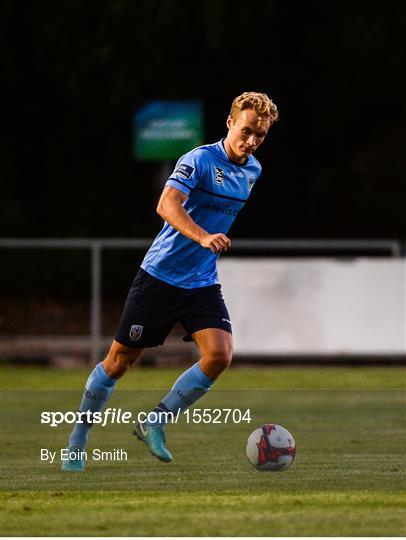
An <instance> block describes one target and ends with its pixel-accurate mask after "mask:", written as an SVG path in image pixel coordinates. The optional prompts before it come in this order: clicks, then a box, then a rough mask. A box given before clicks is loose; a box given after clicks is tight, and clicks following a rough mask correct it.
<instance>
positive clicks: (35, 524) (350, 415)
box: [0, 367, 406, 536]
mask: <svg viewBox="0 0 406 540" xmlns="http://www.w3.org/2000/svg"><path fill="white" fill-rule="evenodd" d="M179 373H180V371H179V370H171V369H148V368H145V369H134V370H132V372H130V373H129V374H127V375H126V377H125V378H124V379H123V380H122V381H120V383H119V386H118V387H117V390H116V392H115V393H114V395H113V397H112V399H111V400H110V403H109V406H111V407H116V408H118V407H121V408H122V409H123V410H127V411H133V412H134V413H136V412H138V411H141V410H146V411H148V410H149V409H150V408H151V407H153V406H154V405H155V404H156V402H158V401H159V399H160V397H162V396H163V395H164V392H165V390H166V389H168V388H169V387H170V386H171V384H172V383H173V381H174V380H175V379H176V377H177V376H178V374H179ZM86 377H87V372H86V371H84V370H72V371H71V370H68V371H58V370H50V369H34V368H10V367H9V368H4V367H3V368H2V372H1V381H2V383H1V384H2V407H1V411H2V414H1V424H2V426H1V427H2V437H1V466H2V472H1V478H0V483H1V489H2V491H1V492H0V508H1V511H2V518H1V534H2V535H5V536H62V535H68V536H404V535H405V534H406V512H405V508H406V506H405V502H406V498H405V496H404V489H405V470H406V467H405V454H406V444H405V443H406V436H405V427H406V426H405V370H404V369H402V368H387V369H384V368H332V367H329V368H319V369H314V368H267V369H257V368H252V369H246V368H239V369H237V368H234V369H233V368H231V369H230V370H228V371H227V372H226V373H225V374H224V375H223V376H222V377H221V379H220V380H219V381H218V382H217V383H216V385H215V387H214V388H213V389H212V390H211V391H210V392H209V393H208V394H207V396H205V397H204V398H203V399H202V400H201V401H200V402H198V403H197V404H196V407H199V408H211V409H214V408H232V409H240V410H243V411H245V410H246V409H250V411H251V418H252V421H251V423H250V424H248V423H246V422H242V423H239V424H233V423H227V424H187V423H186V421H185V418H182V419H181V421H180V423H179V424H177V425H171V426H169V427H168V430H167V439H168V447H169V449H170V450H171V452H172V453H173V455H174V461H173V462H172V463H170V464H164V463H161V462H159V461H158V460H156V459H155V458H153V457H152V456H151V455H150V454H149V453H148V452H147V451H146V448H145V447H144V446H143V445H142V444H141V443H140V442H138V441H137V440H136V439H135V438H134V437H133V436H132V435H131V432H132V426H131V425H124V424H121V425H118V424H115V425H108V426H106V427H104V428H102V427H100V426H94V427H93V428H92V430H93V433H92V434H91V441H90V447H89V449H90V451H91V450H92V449H93V448H100V449H101V450H105V451H108V450H112V449H113V448H122V449H123V450H124V451H126V452H127V453H128V460H127V461H114V462H113V461H105V462H96V461H91V460H90V461H89V462H88V467H87V470H86V472H85V473H76V474H67V473H62V472H61V470H60V462H59V460H58V461H57V462H56V463H53V464H49V463H45V462H41V460H40V449H41V448H48V449H50V450H52V451H59V449H60V448H63V447H64V446H65V444H66V439H67V436H68V434H69V431H70V426H68V425H63V426H59V427H57V428H50V427H49V426H46V425H41V424H40V413H41V411H68V410H73V411H74V410H75V409H76V408H77V406H78V402H79V400H80V396H81V393H82V387H83V385H84V382H85V380H86ZM269 422H273V423H277V424H280V425H282V426H284V427H286V428H287V429H289V431H291V432H292V434H293V435H294V437H295V439H296V444H297V454H296V459H295V461H294V463H293V465H292V466H291V467H290V468H289V469H288V470H286V471H283V472H278V473H271V472H268V473H260V472H258V471H256V470H255V469H254V468H253V467H252V466H251V465H250V464H249V463H248V461H247V458H246V456H245V444H246V440H247V438H248V435H249V434H250V433H251V431H253V430H254V429H255V428H256V427H258V426H260V425H261V424H263V423H269Z"/></svg>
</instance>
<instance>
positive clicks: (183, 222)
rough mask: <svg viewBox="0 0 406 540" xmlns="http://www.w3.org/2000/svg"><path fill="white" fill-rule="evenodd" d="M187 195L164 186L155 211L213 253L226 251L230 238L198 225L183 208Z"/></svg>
mask: <svg viewBox="0 0 406 540" xmlns="http://www.w3.org/2000/svg"><path fill="white" fill-rule="evenodd" d="M186 199H187V195H186V194H185V193H183V191H180V190H178V189H176V188H174V187H171V186H166V187H165V188H164V190H163V192H162V195H161V197H160V199H159V202H158V206H157V209H156V211H157V213H158V214H159V215H160V216H161V218H162V219H164V220H165V221H166V222H167V223H169V224H170V225H172V227H174V228H175V229H176V230H177V231H179V232H180V233H182V234H183V235H184V236H186V237H187V238H190V239H191V240H193V241H194V242H197V243H198V244H200V245H201V246H202V247H204V248H207V249H210V250H211V251H212V252H213V253H220V252H221V251H227V250H228V249H229V247H230V245H231V242H230V239H229V238H228V237H227V236H226V235H225V234H223V233H216V234H210V233H208V232H207V231H205V230H204V229H203V228H202V227H200V226H199V225H198V224H197V223H195V221H193V219H192V218H191V217H190V215H189V214H188V213H187V212H186V210H185V209H184V208H183V206H182V204H183V203H184V202H185V200H186Z"/></svg>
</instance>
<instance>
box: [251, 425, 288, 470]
mask: <svg viewBox="0 0 406 540" xmlns="http://www.w3.org/2000/svg"><path fill="white" fill-rule="evenodd" d="M246 452H247V457H248V460H249V462H250V463H251V464H252V465H253V466H254V467H255V468H256V469H258V471H283V470H284V469H287V468H288V467H289V466H290V465H291V464H292V462H293V460H294V459H295V454H296V445H295V439H294V438H293V437H292V435H291V433H289V431H288V430H287V429H285V428H284V427H282V426H278V425H277V424H265V425H263V426H261V427H260V428H257V429H256V430H255V431H253V432H252V433H251V435H250V436H249V437H248V442H247V448H246Z"/></svg>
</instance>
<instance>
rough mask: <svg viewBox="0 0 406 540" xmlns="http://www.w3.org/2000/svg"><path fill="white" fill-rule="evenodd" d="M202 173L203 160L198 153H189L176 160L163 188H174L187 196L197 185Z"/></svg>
mask: <svg viewBox="0 0 406 540" xmlns="http://www.w3.org/2000/svg"><path fill="white" fill-rule="evenodd" d="M202 173H203V160H202V157H201V155H200V154H199V153H198V152H189V153H188V154H185V155H184V156H182V157H181V158H180V159H179V160H178V162H177V163H176V166H175V169H174V171H173V173H172V174H171V176H170V177H169V179H168V180H167V182H166V184H165V186H171V187H174V188H176V189H179V190H180V191H182V192H183V193H185V194H186V195H189V193H190V192H191V190H192V189H194V188H195V187H196V186H197V185H198V183H199V181H200V179H201V177H202Z"/></svg>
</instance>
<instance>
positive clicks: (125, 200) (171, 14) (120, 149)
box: [0, 0, 406, 238]
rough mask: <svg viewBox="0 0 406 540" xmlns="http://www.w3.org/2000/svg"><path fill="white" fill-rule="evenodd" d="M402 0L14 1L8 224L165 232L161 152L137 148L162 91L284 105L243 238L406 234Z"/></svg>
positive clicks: (213, 127) (225, 102)
mask: <svg viewBox="0 0 406 540" xmlns="http://www.w3.org/2000/svg"><path fill="white" fill-rule="evenodd" d="M404 15H405V13H404V8H402V7H401V5H400V4H399V5H397V4H395V3H393V4H391V3H390V2H389V3H386V4H385V3H381V2H380V3H379V4H378V3H376V4H375V3H373V2H364V3H357V2H355V3H349V2H348V3H347V2H342V1H330V2H313V3H312V2H310V3H309V2H306V3H298V4H297V5H295V4H292V3H290V2H284V1H281V0H279V1H276V0H275V1H271V0H269V1H266V2H252V3H247V2H242V1H238V0H237V1H236V0H234V1H232V2H231V1H230V2H229V1H226V0H216V1H214V0H213V1H212V0H210V1H206V2H190V1H188V2H186V1H182V0H162V1H160V2H152V1H151V0H137V1H134V0H131V1H130V0H97V1H91V0H90V1H86V2H80V1H78V0H77V1H74V0H70V1H68V0H58V1H57V2H54V1H39V2H26V3H24V2H14V1H12V0H8V1H5V2H3V14H2V17H1V21H2V22H1V34H2V36H3V42H4V43H3V45H4V47H2V48H3V52H2V57H3V69H2V71H3V74H4V79H3V85H4V87H3V90H5V91H6V92H5V95H6V96H7V97H6V99H4V101H3V106H4V105H5V111H4V113H5V115H4V118H6V119H7V120H8V121H7V122H6V126H7V133H6V135H7V138H6V144H5V146H3V149H2V150H3V152H2V153H3V157H2V160H1V198H0V216H1V217H0V219H1V229H0V236H8V237H78V236H79V237H116V236H120V237H143V236H148V237H152V236H154V235H155V234H156V233H157V231H158V229H159V227H160V223H159V221H158V219H157V218H156V217H155V216H154V207H155V203H156V198H157V193H156V190H154V185H153V178H154V176H155V175H156V174H157V164H154V163H136V162H134V161H133V159H132V157H131V144H132V139H131V138H132V132H131V117H132V114H133V112H134V110H135V109H136V108H137V107H138V106H140V105H142V104H143V102H144V101H145V100H148V99H151V98H176V99H182V98H185V99H195V98H198V99H202V100H203V103H204V107H205V113H206V119H205V121H206V142H214V141H216V140H218V139H219V138H220V137H222V136H224V135H225V134H226V129H225V120H226V116H227V114H228V110H229V107H230V104H231V101H232V99H233V98H234V97H235V96H237V95H238V94H240V93H241V92H243V91H245V90H255V91H263V92H266V93H268V94H269V96H270V97H272V99H273V100H274V101H275V103H276V104H277V105H278V107H279V110H280V122H279V123H278V124H276V125H275V126H274V127H273V128H272V130H271V132H270V134H269V137H268V140H267V141H266V142H265V143H264V145H263V147H262V148H261V149H260V150H259V151H258V153H257V156H258V157H259V159H260V160H261V162H262V164H263V170H264V172H263V177H262V181H261V182H260V183H259V184H258V185H257V187H256V189H255V191H254V193H253V196H252V199H251V201H250V202H249V204H248V205H247V207H246V208H245V210H244V211H243V212H242V213H241V215H240V216H239V219H238V220H237V222H236V224H235V225H234V227H233V230H232V231H231V233H230V235H231V236H232V237H234V238H235V237H265V238H292V237H294V238H311V237H313V238H315V237H317V238H385V237H393V238H403V237H404V232H405V230H406V227H405V224H406V223H405V222H406V218H405V211H404V201H405V195H406V190H405V183H404V179H405V172H406V171H405V169H406V167H405V161H404V159H403V145H402V147H401V142H404V137H403V135H404V131H403V121H404V113H405V108H404V100H405V94H406V92H405V91H406V88H405V86H406V85H405V72H404V62H403V51H404V48H403V43H402V27H403V26H404V22H405V17H404Z"/></svg>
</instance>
